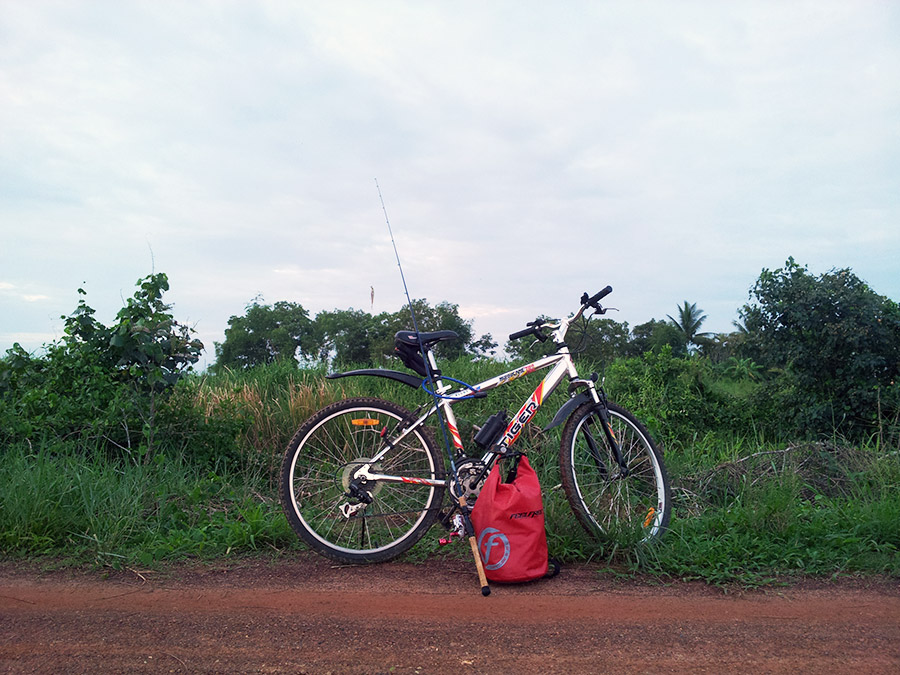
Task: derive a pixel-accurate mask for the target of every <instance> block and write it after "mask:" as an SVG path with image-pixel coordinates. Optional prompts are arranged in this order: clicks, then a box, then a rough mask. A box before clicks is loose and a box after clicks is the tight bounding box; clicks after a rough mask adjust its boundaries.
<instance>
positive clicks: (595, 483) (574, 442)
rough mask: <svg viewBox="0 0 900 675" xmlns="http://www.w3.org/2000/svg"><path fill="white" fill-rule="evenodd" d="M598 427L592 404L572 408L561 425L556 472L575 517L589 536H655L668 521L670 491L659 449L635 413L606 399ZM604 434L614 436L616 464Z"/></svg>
mask: <svg viewBox="0 0 900 675" xmlns="http://www.w3.org/2000/svg"><path fill="white" fill-rule="evenodd" d="M608 410H609V423H610V427H609V429H608V430H604V428H603V423H602V420H601V417H600V414H599V412H598V411H597V409H596V408H595V406H594V405H593V404H587V405H584V406H581V407H580V408H578V409H577V410H576V411H575V412H574V413H573V414H572V416H571V417H570V418H569V420H568V421H567V422H566V426H565V427H564V428H563V434H562V444H561V446H560V455H559V462H560V474H561V478H562V485H563V490H564V491H565V493H566V498H567V499H568V500H569V504H570V506H571V507H572V510H573V511H574V512H575V516H576V517H577V518H578V521H579V522H580V523H581V524H582V526H584V528H585V529H586V530H587V531H588V532H589V533H590V534H592V535H595V536H609V537H614V538H615V539H617V540H620V541H623V543H638V542H644V541H648V540H650V539H653V538H655V537H658V536H660V535H661V534H662V533H663V532H664V531H665V529H666V527H667V526H668V524H669V517H670V515H671V508H672V507H671V496H670V493H669V478H668V476H667V474H666V467H665V465H664V464H663V459H662V453H660V451H659V450H658V449H657V447H656V445H654V443H653V441H652V439H651V438H650V434H649V433H647V430H646V429H645V428H644V427H643V425H642V424H641V423H640V422H638V421H637V419H635V417H634V416H633V415H632V414H631V413H630V412H628V411H627V410H625V409H624V408H621V407H619V406H617V405H614V404H612V403H610V404H608ZM608 434H612V437H613V438H615V439H616V441H617V443H618V446H619V450H620V452H621V455H622V460H623V462H622V465H620V464H619V462H618V460H617V458H616V457H615V455H614V452H613V448H612V445H611V443H610V441H609V437H608Z"/></svg>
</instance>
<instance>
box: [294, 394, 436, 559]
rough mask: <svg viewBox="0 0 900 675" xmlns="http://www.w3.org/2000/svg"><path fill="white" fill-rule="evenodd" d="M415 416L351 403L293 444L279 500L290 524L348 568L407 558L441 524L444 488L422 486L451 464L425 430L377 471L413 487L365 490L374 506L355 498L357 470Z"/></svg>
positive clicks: (363, 401)
mask: <svg viewBox="0 0 900 675" xmlns="http://www.w3.org/2000/svg"><path fill="white" fill-rule="evenodd" d="M408 417H409V412H408V411H407V410H405V409H404V408H402V407H400V406H398V405H396V404H395V403H391V402H389V401H383V400H380V399H375V398H353V399H347V400H345V401H340V402H338V403H334V404H332V405H329V406H327V407H325V408H323V409H322V410H320V411H319V412H318V413H316V414H315V415H313V416H312V417H311V418H310V419H309V420H307V421H306V422H305V423H304V424H303V426H301V427H300V429H299V430H298V431H297V433H296V434H295V435H294V437H293V439H291V442H290V443H289V444H288V448H287V451H286V452H285V455H284V461H283V462H282V466H281V481H280V485H279V494H280V497H281V504H282V507H283V508H284V512H285V515H286V516H287V519H288V522H289V523H290V524H291V527H292V528H293V529H294V531H295V532H296V533H297V534H298V535H299V536H300V538H301V539H303V540H304V541H305V542H306V543H307V544H308V545H309V546H310V547H311V548H313V549H314V550H316V551H318V552H319V553H322V554H324V555H326V556H328V557H330V558H332V559H335V560H338V561H341V562H348V563H368V562H384V561H385V560H390V559H391V558H395V557H396V556H398V555H400V554H402V553H403V552H405V551H407V550H408V549H409V548H410V547H411V546H413V544H415V543H416V542H417V541H418V540H419V539H420V538H421V537H422V535H424V534H425V532H426V530H428V528H429V527H431V525H432V524H433V523H434V520H435V518H436V517H437V511H438V509H439V508H440V506H441V500H442V499H443V494H444V487H443V486H438V487H435V486H433V485H422V484H417V483H416V482H415V481H417V480H421V479H436V480H443V479H444V475H445V474H444V463H443V461H442V459H441V457H440V456H439V454H438V452H437V450H436V449H435V446H434V443H433V441H432V439H431V436H430V433H429V432H428V431H427V430H426V428H425V427H424V426H420V427H418V428H416V429H414V430H413V431H411V432H410V433H408V434H407V435H406V436H404V437H403V438H402V439H401V440H399V441H398V442H396V444H395V445H394V446H393V447H391V448H390V449H389V450H388V451H387V453H385V454H384V456H382V457H381V458H379V459H378V461H377V462H376V463H375V464H374V465H373V466H372V470H373V472H375V473H380V474H384V475H391V476H399V477H402V478H404V479H408V480H409V482H385V481H377V482H375V483H374V484H367V485H364V486H362V487H363V489H364V490H365V493H366V495H367V496H368V498H369V499H370V501H369V503H364V501H363V500H360V499H358V498H353V497H351V496H350V492H351V489H350V485H351V482H352V481H353V478H354V474H355V471H356V470H357V469H358V468H360V466H361V465H363V464H366V463H368V462H370V460H372V459H373V458H374V457H375V456H376V455H377V454H378V453H379V452H380V451H381V450H382V449H384V448H385V447H387V446H386V444H385V441H386V440H387V439H390V438H391V437H392V436H393V434H394V432H395V430H396V428H397V426H398V424H399V423H400V422H401V421H402V420H405V419H407V418H408ZM361 504H362V506H361Z"/></svg>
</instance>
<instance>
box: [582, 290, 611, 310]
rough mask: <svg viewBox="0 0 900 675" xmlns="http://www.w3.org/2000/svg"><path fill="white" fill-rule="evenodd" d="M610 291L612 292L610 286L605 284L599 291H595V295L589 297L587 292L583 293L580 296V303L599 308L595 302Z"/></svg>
mask: <svg viewBox="0 0 900 675" xmlns="http://www.w3.org/2000/svg"><path fill="white" fill-rule="evenodd" d="M610 293H612V286H607V287H606V288H604V289H603V290H602V291H600V292H599V293H597V294H596V295H594V296H593V297H591V298H589V297H588V294H587V293H585V294H584V295H582V296H581V305H582V306H583V307H595V308H596V309H600V308H599V307H597V303H598V302H600V301H601V300H602V299H603V298H605V297H606V296H607V295H609V294H610Z"/></svg>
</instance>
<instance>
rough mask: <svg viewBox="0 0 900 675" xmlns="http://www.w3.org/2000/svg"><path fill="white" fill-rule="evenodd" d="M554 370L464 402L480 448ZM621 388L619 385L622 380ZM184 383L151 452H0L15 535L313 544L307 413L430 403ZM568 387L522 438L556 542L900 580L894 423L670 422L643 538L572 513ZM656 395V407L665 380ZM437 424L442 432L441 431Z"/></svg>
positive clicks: (229, 380)
mask: <svg viewBox="0 0 900 675" xmlns="http://www.w3.org/2000/svg"><path fill="white" fill-rule="evenodd" d="M502 368H503V366H502V365H498V364H496V363H482V362H470V361H465V360H463V361H458V362H456V363H452V364H448V365H447V366H446V369H445V372H447V373H448V374H450V375H452V376H453V377H455V378H457V379H460V380H463V381H467V382H477V381H481V380H484V379H487V378H488V377H490V376H493V375H496V374H498V372H499V371H500V370H501V369H502ZM539 378H540V375H534V376H532V377H530V378H523V379H521V380H517V381H515V382H512V383H511V384H510V385H508V386H506V387H502V388H500V389H498V390H496V391H494V392H491V393H489V395H488V397H487V398H485V399H478V400H473V401H466V402H463V403H460V404H458V405H456V406H455V407H454V410H455V411H456V413H457V417H458V419H459V421H460V427H461V432H462V436H463V440H464V443H466V444H467V445H468V447H471V448H474V446H473V445H471V436H472V434H473V433H474V430H475V428H476V427H477V426H480V425H481V424H482V423H483V422H484V421H485V420H486V419H487V417H489V416H490V415H492V414H493V413H495V412H497V411H498V410H500V409H506V410H507V411H508V412H509V413H510V414H514V413H515V412H516V411H517V410H518V408H519V406H520V404H521V403H522V402H523V401H524V400H525V399H526V398H527V397H528V396H529V395H530V394H531V392H532V391H533V390H534V388H535V386H536V385H537V382H538V381H539ZM616 386H617V385H616V382H611V383H610V387H609V388H610V389H611V390H612V391H613V392H614V393H615V390H616ZM621 390H622V391H624V392H626V394H627V392H628V391H630V390H629V389H628V387H622V388H621ZM178 396H179V397H180V398H177V397H176V399H173V402H172V403H171V410H170V414H171V415H172V416H173V418H174V422H173V423H172V424H170V426H169V427H168V429H169V434H170V438H169V439H168V443H167V444H165V447H166V448H167V450H166V452H164V453H160V454H159V455H157V456H156V457H155V458H154V461H152V462H149V463H144V462H127V461H123V460H122V458H118V459H111V458H109V457H108V456H107V455H106V454H105V453H104V452H102V451H99V450H97V451H92V450H91V449H90V448H83V447H72V446H67V445H64V444H59V443H57V444H44V445H39V446H38V447H34V448H32V447H30V446H28V445H21V444H20V445H15V446H12V447H7V448H4V449H2V450H0V453H2V454H0V549H2V551H4V552H6V553H7V554H11V555H54V556H66V557H68V558H70V559H72V560H76V561H85V560H88V561H94V562H96V563H99V564H117V565H132V564H141V565H147V564H151V563H153V562H154V561H158V560H166V559H177V558H181V557H184V556H199V557H221V556H231V555H238V554H245V553H250V552H254V551H255V552H258V551H273V552H276V551H278V552H280V551H285V550H291V549H294V548H297V547H299V546H300V544H299V543H298V541H297V538H296V537H295V536H294V535H293V533H292V532H291V531H290V529H289V527H288V526H287V524H286V522H285V519H284V516H283V515H282V513H281V510H280V506H279V504H278V502H277V477H278V471H279V468H280V463H281V458H282V454H283V452H284V448H285V446H286V445H287V442H288V441H289V439H290V438H291V436H292V435H293V434H294V433H295V431H296V429H297V428H298V427H299V426H300V425H301V424H302V422H303V421H304V420H305V419H306V418H307V417H309V416H310V415H311V414H313V413H314V412H315V411H316V410H318V409H320V408H321V407H323V406H325V405H327V404H329V403H331V402H333V401H337V400H340V399H343V398H346V397H351V396H377V397H381V398H385V399H389V400H392V401H395V402H397V403H399V404H400V405H403V406H404V407H406V408H409V409H414V408H415V407H416V406H418V405H419V404H421V403H427V402H428V401H429V397H428V396H427V394H425V393H424V392H422V391H421V390H415V389H412V388H410V387H406V386H405V385H402V384H399V383H397V382H393V381H391V380H387V379H384V378H374V377H358V378H344V379H337V380H326V379H325V378H324V373H323V372H322V371H321V370H306V371H304V370H297V369H296V368H293V367H289V366H285V365H273V366H270V367H266V368H259V369H255V370H252V371H249V372H227V371H226V372H224V373H219V374H217V375H215V376H209V377H201V376H195V377H192V378H190V379H188V380H187V381H185V382H183V383H182V384H181V385H179V392H178ZM564 400H565V394H564V393H558V394H556V395H555V397H554V398H551V399H549V400H548V401H547V403H546V405H545V407H544V409H542V410H541V411H540V412H539V414H538V417H537V418H536V419H535V421H534V422H533V423H532V425H529V427H527V428H526V434H525V435H524V436H523V438H522V439H521V441H520V442H521V443H523V444H524V445H525V446H526V447H528V448H529V454H530V457H531V459H532V464H533V465H534V466H535V468H536V470H537V471H538V475H539V476H540V479H541V483H542V486H543V488H544V495H545V512H546V519H547V530H548V540H549V545H550V549H551V554H552V555H554V556H556V557H558V558H561V559H563V560H564V561H579V560H581V561H583V560H593V561H600V562H605V563H608V564H611V565H615V566H617V568H618V569H621V570H633V571H640V572H648V573H653V574H659V575H665V576H671V577H679V578H689V579H705V580H707V581H709V582H712V583H726V582H733V581H739V582H741V583H746V584H758V583H763V582H765V580H767V579H769V578H775V577H780V576H783V575H794V574H819V575H829V574H837V573H858V572H859V573H861V572H869V573H871V572H877V573H884V574H890V575H895V576H900V508H898V507H897V505H896V496H897V494H900V452H898V450H897V448H896V447H894V446H891V444H890V441H888V442H885V441H884V440H883V439H889V438H895V436H893V437H892V436H890V435H889V434H888V433H884V434H882V436H881V437H880V438H878V439H875V440H873V442H872V443H870V444H864V445H850V444H847V443H842V442H837V441H834V440H832V441H830V442H828V443H824V442H819V443H800V444H797V443H794V444H792V443H788V442H784V441H782V440H779V439H769V438H766V437H765V435H764V434H763V433H762V432H758V431H756V430H754V429H752V428H746V429H744V430H743V433H741V432H739V431H736V430H735V428H734V427H733V426H730V427H727V428H725V429H724V430H723V429H715V428H705V429H703V428H698V429H697V430H696V432H695V433H688V432H687V431H686V430H685V429H683V428H680V429H672V430H669V429H668V428H667V427H666V425H665V424H662V423H660V424H658V425H657V430H656V434H657V441H658V442H659V444H660V445H661V446H662V447H664V448H665V459H666V463H667V465H668V467H669V473H670V478H671V483H672V488H673V496H674V515H673V518H672V522H671V528H670V531H669V532H668V533H667V535H666V536H665V537H664V538H663V539H662V540H661V541H660V542H658V543H656V544H654V545H650V546H644V547H639V548H633V547H627V546H623V545H621V544H620V543H618V542H616V541H596V540H594V539H592V538H590V537H589V536H588V535H587V534H586V533H585V532H583V531H582V530H581V528H580V526H579V525H578V524H577V522H576V521H575V518H574V517H573V515H572V513H571V511H570V510H569V506H568V503H567V502H566V499H565V495H564V494H563V492H562V490H561V488H560V479H559V468H558V459H557V457H558V448H559V429H558V428H557V429H555V430H553V431H551V432H548V433H544V432H542V431H541V430H540V429H541V427H542V426H544V425H545V424H546V423H547V422H549V420H550V419H551V418H552V415H553V414H554V413H555V411H556V407H557V406H558V405H561V404H562V403H563V402H564ZM642 400H643V402H644V404H645V405H652V392H644V393H643V394H642ZM626 404H627V401H626ZM188 418H190V420H191V422H190V424H188V423H187V422H186V421H184V420H187V419H188ZM665 419H666V418H665V416H664V415H660V416H659V418H658V421H660V422H661V421H664V420H665ZM669 419H674V417H673V416H671V415H670V416H669ZM179 420H181V421H182V422H183V424H182V426H179V424H180V423H181V422H179ZM891 429H893V427H891ZM892 433H893V432H892ZM435 438H436V439H437V440H438V443H439V444H440V442H441V434H440V433H436V434H435ZM879 441H880V442H879ZM473 454H474V453H473ZM439 535H440V533H438V532H434V533H429V535H427V536H426V538H425V540H424V541H423V542H422V543H420V544H419V545H417V547H415V548H414V549H413V551H412V552H411V554H410V555H412V556H414V557H415V556H418V557H423V556H427V555H431V554H432V552H433V551H434V550H435V548H436V547H435V545H434V541H433V540H435V539H436V538H437V537H438V536H439Z"/></svg>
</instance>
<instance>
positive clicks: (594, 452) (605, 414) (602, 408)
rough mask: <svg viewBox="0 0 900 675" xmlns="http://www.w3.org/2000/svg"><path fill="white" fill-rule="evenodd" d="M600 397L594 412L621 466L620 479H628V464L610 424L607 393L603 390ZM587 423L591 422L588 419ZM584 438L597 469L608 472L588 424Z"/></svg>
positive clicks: (599, 394) (600, 391)
mask: <svg viewBox="0 0 900 675" xmlns="http://www.w3.org/2000/svg"><path fill="white" fill-rule="evenodd" d="M597 394H598V396H599V401H598V402H597V403H596V404H595V405H594V412H596V413H597V416H598V417H599V418H600V424H601V426H602V427H603V435H604V436H606V442H607V444H608V445H609V447H610V449H611V450H612V453H613V457H614V458H615V460H616V464H618V465H619V471H620V473H619V477H620V478H626V477H627V476H628V463H627V462H626V461H625V458H624V456H623V455H622V449H621V448H620V447H619V442H618V440H616V435H615V433H613V430H612V424H611V423H610V417H609V408H608V404H607V400H606V392H604V391H603V390H602V389H600V390H598V391H597ZM587 421H590V418H588V420H587ZM584 437H585V440H587V444H588V450H589V451H590V453H591V457H593V458H594V463H595V464H596V465H597V468H598V469H599V470H600V472H601V473H605V472H606V466H605V464H604V463H603V456H602V454H601V452H600V448H599V447H598V446H597V441H596V439H595V438H594V434H593V433H591V430H590V428H589V427H588V426H587V424H586V425H585V427H584Z"/></svg>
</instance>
